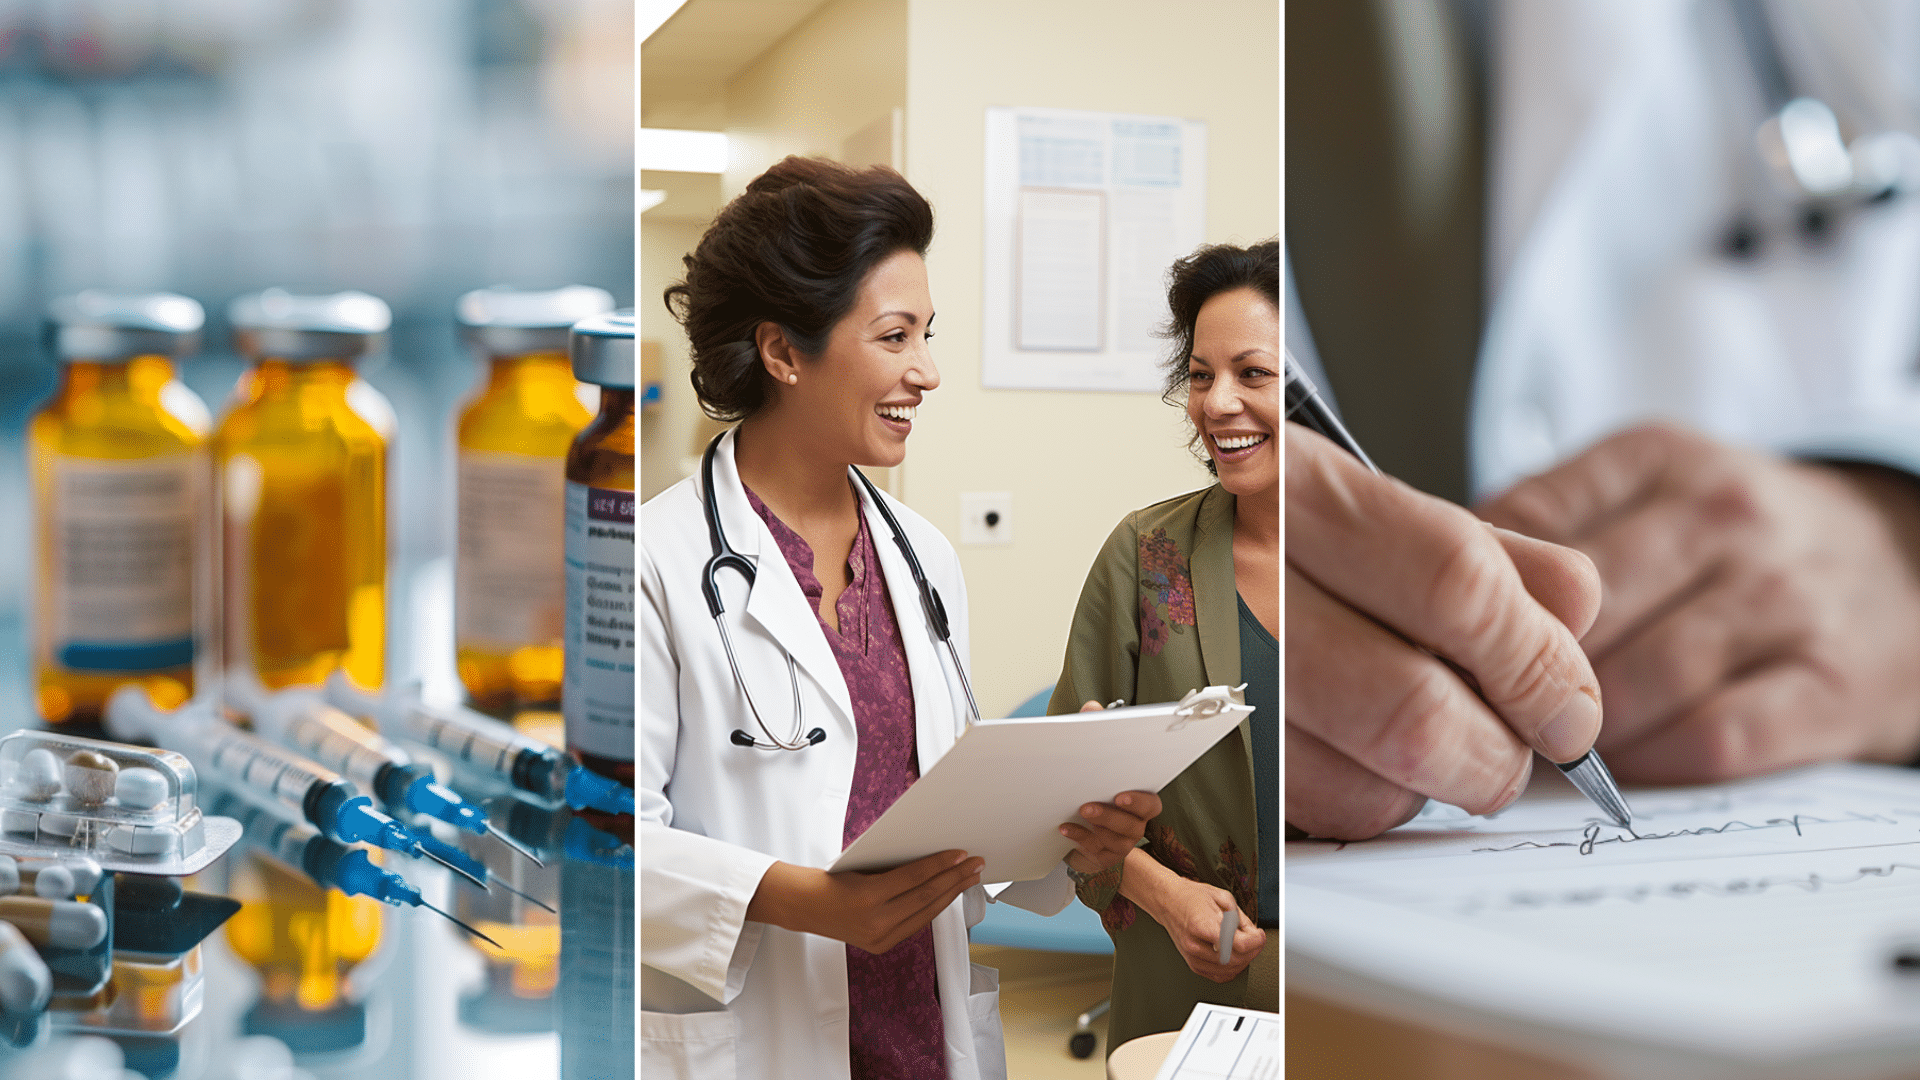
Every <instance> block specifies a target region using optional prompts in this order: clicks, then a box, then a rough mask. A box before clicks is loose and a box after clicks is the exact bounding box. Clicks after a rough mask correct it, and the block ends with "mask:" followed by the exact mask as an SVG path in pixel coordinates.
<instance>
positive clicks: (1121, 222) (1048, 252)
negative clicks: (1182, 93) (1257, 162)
mask: <svg viewBox="0 0 1920 1080" xmlns="http://www.w3.org/2000/svg"><path fill="white" fill-rule="evenodd" d="M986 131H987V148H986V161H987V175H986V230H985V232H986V239H985V244H986V252H985V268H986V271H985V272H986V282H985V296H984V301H983V304H982V308H983V315H984V318H985V332H984V333H983V335H982V342H983V349H982V352H983V355H982V357H981V383H982V385H984V386H987V387H989V388H1005V389H1023V390H1123V391H1143V390H1144V391H1152V390H1158V389H1159V388H1160V383H1161V378H1160V374H1159V370H1158V362H1159V360H1160V358H1161V356H1162V354H1163V352H1164V351H1165V348H1166V342H1165V341H1164V340H1163V339H1162V338H1160V337H1159V336H1158V330H1159V329H1160V327H1161V325H1162V324H1163V323H1165V322H1166V319H1167V302H1166V292H1165V284H1164V282H1165V277H1166V272H1167V268H1168V267H1169V266H1170V265H1172V263H1173V261H1174V260H1175V259H1178V258H1180V257H1181V256H1183V255H1185V254H1187V253H1188V252H1191V251H1192V250H1193V249H1194V248H1195V247H1197V246H1199V244H1200V242H1201V240H1202V238H1203V237H1204V236H1205V235H1206V160H1207V128H1206V124H1205V123H1204V122H1203V121H1199V120H1183V119H1180V118H1178V117H1171V116H1137V115H1130V114H1124V113H1104V112H1082V111H1077V110H1071V109H1023V108H992V109H988V110H987V126H986Z"/></svg>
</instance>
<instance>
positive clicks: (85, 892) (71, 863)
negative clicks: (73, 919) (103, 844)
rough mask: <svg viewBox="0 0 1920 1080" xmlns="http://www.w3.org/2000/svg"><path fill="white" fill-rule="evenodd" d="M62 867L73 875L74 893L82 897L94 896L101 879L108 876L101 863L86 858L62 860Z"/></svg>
mask: <svg viewBox="0 0 1920 1080" xmlns="http://www.w3.org/2000/svg"><path fill="white" fill-rule="evenodd" d="M60 865H61V866H63V867H65V868H66V869H67V872H68V873H70V874H72V875H73V891H74V893H75V894H77V895H80V896H92V895H93V891H94V890H95V889H97V888H99V887H100V879H101V878H103V877H105V876H107V875H106V872H105V871H104V870H101V869H100V864H99V863H97V862H94V861H93V860H92V859H89V858H86V857H85V856H81V857H79V858H70V859H61V860H60ZM22 869H25V867H22Z"/></svg>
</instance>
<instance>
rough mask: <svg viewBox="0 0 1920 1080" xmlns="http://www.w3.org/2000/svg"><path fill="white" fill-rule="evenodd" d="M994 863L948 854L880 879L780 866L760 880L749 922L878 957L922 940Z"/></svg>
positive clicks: (918, 861) (906, 866)
mask: <svg viewBox="0 0 1920 1080" xmlns="http://www.w3.org/2000/svg"><path fill="white" fill-rule="evenodd" d="M986 864H987V861H986V860H985V859H977V858H968V857H967V853H966V852H964V851H942V852H940V853H938V854H935V855H928V856H927V857H926V858H924V859H915V860H914V861H913V862H910V863H906V864H904V865H902V866H896V867H894V868H893V869H891V870H888V871H885V872H884V873H877V874H870V873H860V872H857V871H845V872H842V873H838V874H829V873H827V872H826V871H825V870H817V869H814V868H811V867H805V866H795V865H793V864H792V863H784V862H776V863H774V864H773V865H772V866H770V867H768V868H767V872H766V874H765V875H763V876H762V877H761V878H760V887H759V888H758V889H756V890H755V891H754V894H753V899H752V900H751V901H749V902H748V904H747V918H748V919H749V920H751V921H753V922H763V923H770V924H772V925H774V926H779V927H783V928H785V929H788V930H794V931H798V932H800V933H804V934H819V935H820V936H821V937H829V938H833V939H834V940H836V941H844V942H846V943H847V944H849V945H852V946H855V947H857V948H861V949H865V950H866V951H868V952H870V953H874V954H876V955H877V954H879V953H884V952H886V951H887V950H888V949H891V948H893V947H894V946H895V945H898V944H900V943H901V942H902V941H905V940H906V939H908V938H910V937H912V936H913V935H914V934H917V933H919V932H920V928H921V927H923V926H926V925H927V924H928V923H930V922H932V921H933V918H934V916H936V915H938V914H940V913H941V912H942V911H945V910H946V909H947V905H949V904H951V903H953V899H954V897H956V896H959V895H960V894H961V893H963V892H965V891H967V890H968V889H970V888H972V887H973V886H975V885H978V884H980V870H981V868H982V867H984V866H986Z"/></svg>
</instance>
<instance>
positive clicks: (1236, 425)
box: [1048, 240, 1280, 1052]
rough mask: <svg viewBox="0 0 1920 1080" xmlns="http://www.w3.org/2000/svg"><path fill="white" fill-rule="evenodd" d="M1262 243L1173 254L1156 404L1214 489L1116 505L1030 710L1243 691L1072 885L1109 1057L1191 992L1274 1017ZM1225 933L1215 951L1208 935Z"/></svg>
mask: <svg viewBox="0 0 1920 1080" xmlns="http://www.w3.org/2000/svg"><path fill="white" fill-rule="evenodd" d="M1279 295H1280V248H1279V243H1278V241H1272V240H1270V241H1267V242H1266V243H1262V244H1256V245H1254V246H1252V247H1250V248H1240V247H1233V246H1231V245H1226V244H1221V245H1217V246H1213V247H1205V248H1201V249H1200V250H1199V251H1196V252H1194V253H1193V254H1192V255H1190V256H1188V257H1187V258H1185V259H1182V260H1181V261H1179V262H1178V263H1175V264H1174V267H1173V270H1172V272H1171V274H1170V275H1169V284H1168V289H1167V303H1168V307H1169V309H1170V310H1171V311H1172V316H1173V318H1172V323H1171V327H1170V329H1171V335H1170V336H1171V337H1172V338H1173V340H1174V349H1173V353H1172V356H1171V357H1170V358H1169V360H1168V364H1167V397H1168V400H1170V401H1172V400H1175V399H1177V398H1179V397H1181V396H1182V395H1184V397H1185V404H1186V410H1187V419H1188V420H1189V421H1190V422H1191V423H1192V424H1193V441H1194V445H1195V447H1196V448H1198V449H1199V450H1200V451H1201V452H1202V453H1203V454H1204V456H1205V460H1206V464H1207V468H1208V469H1209V470H1211V471H1212V472H1213V473H1214V475H1216V476H1217V477H1218V478H1219V482H1218V483H1216V484H1214V485H1213V486H1211V487H1208V488H1205V489H1203V490H1200V491H1195V492H1191V493H1189V494H1186V495H1181V496H1179V497H1177V498H1173V499H1168V500H1167V501H1165V502H1162V503H1157V504H1155V505H1153V506H1149V507H1147V508H1146V509H1144V510H1138V511H1135V512H1134V513H1133V514H1130V515H1128V517H1127V518H1126V520H1124V521H1122V522H1121V523H1120V526H1119V528H1117V529H1115V530H1114V531H1113V535H1112V536H1110V537H1108V539H1107V543H1106V546H1105V547H1104V548H1103V549H1101V552H1100V555H1099V557H1098V558H1097V559H1096V560H1095V561H1094V565H1093V569H1092V571H1091V572H1090V573H1089V574H1088V575H1087V583H1086V585H1085V587H1084V588H1083V589H1082V590H1081V593H1080V604H1079V607H1078V608H1077V609H1076V610H1075V611H1074V617H1073V630H1072V632H1071V635H1070V636H1069V638H1068V641H1067V657H1066V665H1065V668H1064V670H1062V672H1061V674H1060V683H1059V687H1058V688H1057V689H1056V690H1055V691H1054V695H1053V701H1052V702H1051V704H1050V706H1049V709H1048V711H1049V712H1055V713H1061V712H1070V711H1072V710H1074V709H1076V708H1079V707H1080V706H1081V704H1082V703H1083V702H1086V701H1089V700H1093V701H1111V700H1113V699H1114V698H1124V699H1125V700H1126V701H1127V702H1128V703H1130V704H1145V703H1149V702H1156V701H1176V700H1178V699H1179V698H1180V697H1181V696H1182V695H1184V694H1185V693H1186V692H1187V691H1188V690H1191V689H1194V688H1196V687H1201V686H1208V685H1226V686H1233V685H1236V684H1238V683H1241V682H1244V683H1246V684H1247V690H1246V695H1247V704H1249V705H1251V706H1253V715H1251V716H1250V717H1248V718H1247V720H1245V721H1244V722H1242V724H1241V725H1240V729H1239V730H1238V731H1237V732H1235V733H1233V734H1230V735H1228V736H1227V737H1226V738H1224V739H1222V740H1220V742H1218V743H1217V744H1215V745H1214V747H1213V748H1212V749H1210V750H1208V751H1207V752H1206V753H1205V754H1204V755H1202V756H1201V757H1200V759H1199V760H1198V761H1196V762H1194V763H1193V765H1192V766H1190V767H1188V769H1187V770H1186V771H1185V772H1183V773H1181V774H1180V775H1179V776H1178V777H1176V778H1175V779H1174V781H1173V783H1171V784H1169V785H1167V787H1166V788H1165V789H1164V790H1163V791H1161V792H1160V798H1161V802H1162V805H1163V807H1164V809H1163V811H1162V812H1161V813H1160V815H1159V816H1157V817H1155V818H1153V819H1152V820H1151V821H1149V822H1148V823H1147V831H1146V840H1147V843H1146V846H1144V847H1142V848H1139V849H1137V850H1134V851H1131V852H1129V853H1128V854H1127V856H1126V858H1125V859H1124V860H1123V861H1122V862H1121V863H1120V864H1117V865H1115V866H1113V867H1111V868H1109V869H1107V870H1105V871H1102V872H1099V873H1091V874H1089V873H1082V872H1080V868H1079V867H1078V866H1077V865H1076V866H1074V868H1073V874H1072V876H1073V878H1074V879H1075V882H1076V884H1077V886H1078V888H1079V893H1080V899H1081V900H1082V901H1083V902H1084V903H1085V904H1086V905H1087V906H1088V907H1090V908H1093V909H1094V910H1095V911H1098V912H1100V918H1101V921H1102V922H1103V923H1105V924H1106V927H1107V931H1108V933H1110V934H1111V935H1113V941H1114V969H1113V1016H1112V1020H1111V1022H1110V1025H1109V1028H1108V1030H1109V1033H1110V1038H1109V1040H1108V1050H1109V1052H1111V1050H1112V1048H1113V1047H1115V1046H1118V1045H1120V1044H1121V1043H1123V1042H1125V1041H1127V1040H1128V1039H1131V1038H1135V1037H1137V1036H1140V1035H1146V1034H1150V1033H1152V1032H1156V1031H1171V1030H1175V1029H1177V1028H1179V1027H1180V1026H1181V1024H1183V1023H1185V1022H1186V1019H1187V1014H1188V1013H1189V1012H1190V1011H1191V1010H1192V1008H1193V1006H1194V1003H1195V1002H1200V1001H1207V1002H1213V1003H1216V1004H1222V1005H1238V1006H1242V1007H1246V1008H1255V1009H1267V1010H1278V1009H1279V943H1278V942H1277V941H1276V940H1275V935H1274V934H1273V933H1272V931H1273V930H1274V929H1276V928H1277V927H1278V925H1279V921H1278V920H1279V915H1280V911H1279V907H1280V905H1279V875H1280V862H1279V830H1280V821H1279V820H1278V818H1279V801H1280V796H1279V768H1280V700H1279V698H1280V674H1279V644H1278V631H1279V624H1280V451H1279V443H1278V442H1277V441H1276V440H1275V438H1274V436H1275V435H1276V434H1278V432H1279V430H1280V428H1279V425H1280V374H1279V372H1280V357H1279V350H1280V320H1279ZM1235 910H1237V911H1238V913H1239V927H1238V929H1237V930H1236V931H1235V932H1234V934H1233V937H1232V940H1231V942H1230V951H1229V953H1228V957H1227V962H1226V963H1224V964H1223V963H1221V962H1220V944H1221V942H1220V926H1221V923H1222V916H1223V914H1224V913H1226V912H1231V911H1235Z"/></svg>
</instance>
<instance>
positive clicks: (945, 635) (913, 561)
mask: <svg viewBox="0 0 1920 1080" xmlns="http://www.w3.org/2000/svg"><path fill="white" fill-rule="evenodd" d="M724 438H726V434H725V433H724V432H722V433H721V434H719V435H716V436H714V437H713V441H712V442H710V443H708V444H707V452H706V453H705V454H703V455H701V458H700V487H701V499H702V502H703V504H704V508H705V510H706V515H707V536H708V538H709V539H711V540H712V542H713V558H711V559H708V560H707V565H706V567H705V568H704V569H703V570H702V571H701V573H700V591H701V592H703V593H705V594H706V597H707V612H708V613H709V614H711V615H712V616H713V624H714V625H715V626H717V627H719V628H720V644H721V645H722V647H724V648H725V649H726V653H727V666H728V667H730V668H732V669H733V681H734V682H736V683H738V684H739V685H740V692H741V693H742V694H745V695H746V698H747V708H748V709H749V710H750V711H751V712H752V713H753V722H754V723H755V724H758V725H759V726H760V733H761V734H762V735H765V736H766V741H765V742H761V741H760V740H758V739H755V738H754V737H753V736H751V735H749V734H747V733H746V732H745V731H741V730H737V729H736V730H735V731H734V733H733V736H732V742H733V745H735V746H745V747H748V748H750V749H754V750H805V749H806V748H807V747H809V746H818V745H819V744H821V743H823V742H825V741H826V740H827V733H826V731H825V730H824V729H822V728H814V729H813V730H812V731H809V732H807V733H806V734H805V735H804V736H803V735H801V733H800V732H801V729H802V728H804V727H805V726H806V721H805V716H806V712H805V706H804V705H803V704H802V702H801V700H800V671H799V667H798V666H797V665H796V664H795V663H794V660H793V653H792V652H791V651H789V650H787V649H786V648H785V647H784V646H783V647H782V648H781V650H780V651H781V652H783V653H786V656H787V680H788V682H790V683H791V684H792V686H793V733H792V735H791V736H789V737H788V738H786V739H781V738H779V737H778V736H776V735H774V733H773V732H772V730H770V729H769V728H768V727H767V722H766V720H765V719H764V718H762V717H761V715H760V706H759V705H758V704H756V703H755V702H754V700H753V692H752V691H751V690H748V689H747V680H746V679H745V678H744V677H742V676H741V674H740V662H739V661H738V660H737V659H735V658H734V655H733V639H732V638H731V637H730V636H729V635H728V634H727V622H726V620H725V619H722V618H721V617H720V614H721V613H722V612H724V611H725V610H726V605H725V604H724V603H722V602H721V600H720V584H719V577H720V571H722V570H732V571H734V572H736V573H738V574H739V575H740V576H741V577H743V578H746V579H747V587H748V588H749V589H751V588H752V587H753V584H754V578H755V576H756V570H755V568H754V564H753V560H751V559H749V558H747V557H746V556H745V555H742V554H740V553H739V552H737V551H735V550H733V548H732V547H730V546H728V544H727V534H726V532H725V531H723V530H722V529H721V528H720V501H719V499H718V498H717V497H716V496H715V495H714V490H713V455H714V454H715V453H716V452H717V451H718V450H719V449H720V440H721V439H724ZM852 471H853V475H854V476H855V477H857V478H858V479H859V481H860V485H861V486H862V487H864V488H866V489H867V498H868V499H869V500H870V501H871V502H872V503H873V506H874V508H875V509H877V510H879V511H880V518H881V520H883V521H885V522H886V523H887V528H888V529H890V530H891V531H892V532H893V542H894V544H895V545H896V546H897V547H899V549H900V554H901V555H903V556H905V557H906V560H907V572H908V573H909V574H911V575H913V584H914V586H915V587H916V588H918V589H919V590H920V606H921V607H923V608H925V609H926V612H927V623H928V624H929V625H930V626H932V628H933V633H934V636H935V637H937V638H939V639H940V641H941V642H942V643H943V644H945V645H946V647H947V655H948V656H950V657H952V658H953V670H954V672H955V673H956V674H958V675H959V676H960V689H961V690H963V691H964V692H965V693H966V695H967V708H968V709H969V710H971V712H972V719H971V720H969V721H967V722H968V723H973V722H974V721H976V720H979V719H980V706H979V704H978V703H977V702H975V701H974V699H973V685H972V684H971V683H969V682H968V681H967V671H966V668H964V667H963V666H961V664H960V651H959V650H958V649H956V648H954V645H953V631H952V629H951V628H950V627H949V625H948V623H947V606H946V605H945V604H943V603H941V602H940V592H939V590H937V589H935V588H934V587H933V583H932V582H930V581H928V580H927V575H926V574H925V573H924V572H923V571H922V570H921V569H920V559H919V557H918V556H916V555H915V554H914V553H913V545H912V544H909V543H907V536H906V533H905V532H903V531H902V530H901V528H900V522H899V521H897V520H896V519H895V518H894V516H893V511H891V510H889V509H887V504H886V502H885V501H883V500H882V499H881V498H880V492H879V490H878V489H877V488H875V487H874V486H873V481H871V480H868V479H867V478H866V476H865V475H863V474H862V473H861V472H860V470H859V469H854V470H852Z"/></svg>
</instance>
